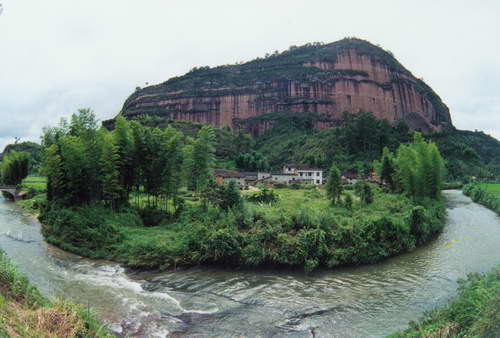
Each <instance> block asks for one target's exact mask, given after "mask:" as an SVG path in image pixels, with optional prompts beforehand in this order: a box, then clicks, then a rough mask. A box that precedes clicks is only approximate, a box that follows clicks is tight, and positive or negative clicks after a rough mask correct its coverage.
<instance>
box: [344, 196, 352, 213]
mask: <svg viewBox="0 0 500 338" xmlns="http://www.w3.org/2000/svg"><path fill="white" fill-rule="evenodd" d="M352 203H353V201H352V196H351V194H349V193H348V194H347V195H346V196H345V199H344V206H345V207H346V209H348V210H352Z"/></svg>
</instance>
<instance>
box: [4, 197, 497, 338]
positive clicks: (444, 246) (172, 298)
mask: <svg viewBox="0 0 500 338" xmlns="http://www.w3.org/2000/svg"><path fill="white" fill-rule="evenodd" d="M445 196H446V198H447V200H448V221H447V226H446V228H445V229H444V232H443V233H442V234H441V235H440V236H439V237H438V238H437V239H436V240H435V241H433V242H432V243H430V244H429V245H427V246H424V247H421V248H419V249H417V250H415V251H413V252H411V253H408V254H404V255H401V256H398V257H395V258H391V259H388V260H386V261H384V262H382V263H380V264H376V265H371V266H362V267H354V268H342V269H334V270H323V271H318V272H316V273H313V274H311V275H308V276H306V275H304V274H303V273H302V272H290V271H279V272H276V271H270V270H267V271H259V272H252V271H241V270H239V271H233V270H221V269H215V268H193V269H188V270H184V271H177V272H162V273H133V272H130V273H128V272H126V271H125V270H124V269H123V268H122V267H120V266H119V265H118V264H115V263H110V262H105V261H91V260H87V259H83V258H80V257H78V256H75V255H71V254H68V253H65V252H63V251H61V250H58V249H56V248H54V247H52V246H50V245H48V244H46V243H45V242H44V241H43V238H42V236H41V234H40V231H39V229H40V225H39V224H38V222H37V221H35V220H34V218H33V217H32V216H27V215H24V214H23V213H22V211H20V209H19V208H18V207H16V206H15V205H14V204H12V203H10V202H7V201H5V200H0V234H1V236H0V247H1V248H2V249H3V250H5V251H6V252H7V254H8V255H9V257H10V258H11V259H12V261H14V262H15V263H16V264H18V265H19V267H20V270H21V271H23V272H24V273H26V274H27V275H28V276H29V278H30V280H31V281H32V283H33V284H34V285H36V286H37V287H38V288H39V289H40V290H41V291H42V292H43V293H44V294H45V295H47V296H49V297H58V296H63V297H65V298H69V299H72V300H74V301H75V302H78V303H81V304H84V305H90V306H91V307H92V308H94V309H95V310H96V311H97V313H98V314H99V316H100V317H101V318H102V319H104V320H105V321H106V322H108V323H110V327H111V328H112V329H113V330H114V331H115V332H121V333H122V334H123V335H129V336H136V337H165V336H166V335H168V334H169V333H170V334H172V335H173V336H188V337H190V336H195V337H212V336H217V337H228V336H229V337H230V336H234V337H242V336H244V337H255V336H258V337H271V336H272V337H282V336H292V337H312V336H313V334H314V336H316V337H380V336H384V335H386V334H389V333H391V332H394V331H395V330H398V329H403V328H405V327H407V323H408V321H410V320H414V319H417V318H418V317H420V315H421V314H422V313H423V312H424V311H425V310H429V309H431V308H433V307H435V306H437V305H442V304H444V303H446V302H447V301H448V300H449V299H450V298H451V297H453V296H454V295H455V293H456V287H457V284H456V280H457V279H459V278H464V277H465V276H466V275H467V274H468V273H470V272H484V271H487V270H489V269H491V268H492V267H493V266H495V265H496V264H498V263H499V262H500V245H499V243H500V218H499V217H498V216H496V214H495V213H493V212H492V211H490V210H488V209H486V208H484V207H482V206H480V205H478V204H475V203H472V202H471V200H470V199H469V198H467V197H465V196H463V195H462V193H461V192H460V191H447V192H445Z"/></svg>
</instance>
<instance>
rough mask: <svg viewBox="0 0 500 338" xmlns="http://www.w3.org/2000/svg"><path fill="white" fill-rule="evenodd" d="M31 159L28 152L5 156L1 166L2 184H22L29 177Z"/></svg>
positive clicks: (10, 153) (14, 152) (13, 152)
mask: <svg viewBox="0 0 500 338" xmlns="http://www.w3.org/2000/svg"><path fill="white" fill-rule="evenodd" d="M30 158H31V155H30V154H29V153H28V152H17V151H11V152H9V153H7V154H5V155H4V156H3V159H2V163H1V164H0V172H1V181H2V184H6V185H18V184H20V183H21V182H22V180H23V179H24V178H25V177H26V176H28V171H29V166H30Z"/></svg>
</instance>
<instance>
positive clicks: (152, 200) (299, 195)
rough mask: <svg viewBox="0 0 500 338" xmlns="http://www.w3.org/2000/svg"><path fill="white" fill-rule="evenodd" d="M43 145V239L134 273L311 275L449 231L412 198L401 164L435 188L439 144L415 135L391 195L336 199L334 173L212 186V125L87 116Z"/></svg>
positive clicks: (431, 197)
mask: <svg viewBox="0 0 500 338" xmlns="http://www.w3.org/2000/svg"><path fill="white" fill-rule="evenodd" d="M363 118H364V117H363ZM367 119H368V120H369V119H370V117H369V116H368V117H367ZM353 121H354V122H352V123H355V124H358V123H361V124H362V125H363V123H364V122H359V121H358V120H353ZM370 121H371V120H370ZM349 132H353V130H350V131H349ZM354 134H355V135H358V134H357V132H354ZM354 137H357V136H354ZM43 140H44V143H43V145H44V148H43V159H44V161H43V170H44V172H45V173H46V175H47V203H46V204H42V205H41V206H42V209H41V215H40V219H41V221H42V223H43V233H44V235H45V236H46V238H47V240H48V241H49V242H50V243H53V244H56V245H58V246H60V247H62V248H63V249H65V250H69V251H72V252H75V253H78V254H81V255H84V256H88V257H94V258H98V257H100V258H111V259H114V260H117V261H121V262H124V263H126V264H128V265H130V266H133V267H139V268H169V267H176V266H178V265H194V264H202V263H203V264H225V265H235V266H256V265H284V266H290V267H302V268H304V269H305V270H306V271H311V270H313V269H314V268H316V267H318V266H327V267H333V266H339V265H353V264H365V263H373V262H376V261H379V260H381V259H384V258H386V257H389V256H392V255H395V254H398V253H401V252H405V251H408V250H412V249H413V248H414V247H415V246H416V245H419V244H421V243H424V242H426V241H428V240H429V239H431V238H432V237H433V236H434V235H435V234H436V233H438V232H439V231H441V229H442V227H443V224H444V206H443V203H442V202H441V201H440V198H439V197H440V195H439V194H437V193H436V192H435V191H433V192H432V193H422V194H413V190H409V189H406V186H405V179H406V176H404V175H403V171H402V170H401V168H402V167H403V166H407V165H408V163H411V164H412V165H413V166H414V167H415V168H412V175H413V176H411V177H412V180H413V181H415V183H416V184H419V183H422V182H432V183H433V184H434V183H436V184H434V185H435V186H436V187H437V189H439V185H438V183H437V182H438V181H439V179H440V177H441V175H442V171H441V170H439V169H440V167H439V166H433V165H432V163H433V162H432V161H431V160H432V158H433V157H432V156H433V155H434V151H436V149H435V146H434V145H433V144H432V143H428V142H425V141H424V140H423V139H422V137H421V136H420V135H419V134H416V136H415V140H414V143H412V144H411V145H402V146H400V148H399V150H398V154H399V153H404V154H405V157H404V159H399V155H398V157H397V159H396V160H395V161H394V167H395V172H394V173H393V181H394V182H397V183H398V184H397V185H396V188H394V189H393V191H390V190H389V189H387V188H383V189H381V188H378V187H376V186H374V185H372V184H369V183H367V182H366V181H364V180H363V181H361V183H360V185H359V187H357V188H356V189H355V191H352V190H346V191H345V192H344V193H342V186H341V185H340V172H339V170H338V169H335V168H333V169H332V173H333V174H335V175H334V176H335V180H332V182H333V185H332V186H331V187H330V188H331V189H327V191H328V193H325V191H324V190H322V189H316V187H315V186H310V187H307V189H276V190H270V189H268V188H267V187H261V189H260V191H257V192H248V193H247V192H245V194H244V196H240V192H239V190H238V189H237V188H236V186H235V184H234V183H232V184H228V185H218V184H217V183H215V182H214V179H213V173H212V168H213V166H214V162H215V161H214V159H215V153H216V149H215V147H214V145H215V143H216V140H215V133H214V132H213V130H212V129H211V128H210V127H203V128H201V129H200V130H199V132H198V135H197V137H196V138H194V139H193V138H190V137H185V136H183V135H182V133H180V132H179V131H177V130H175V129H173V128H167V129H165V130H164V131H161V130H160V129H158V128H149V127H144V126H141V125H140V124H138V123H136V122H128V121H126V120H125V119H122V118H119V119H118V120H117V121H116V127H115V129H114V130H113V131H112V132H109V131H107V130H104V129H98V128H97V125H96V123H95V120H94V117H93V115H92V113H91V112H90V111H88V110H83V111H80V112H79V114H75V115H74V116H73V117H72V119H71V123H69V124H65V123H63V124H62V125H61V126H60V127H58V128H51V129H47V130H46V132H45V135H44V137H43ZM354 146H359V147H365V148H366V149H368V148H369V147H370V146H369V145H368V144H363V143H361V144H357V145H353V147H354ZM386 155H387V154H386ZM390 156H393V155H392V154H391V155H390ZM435 156H437V160H438V161H439V160H440V157H439V153H436V155H435ZM95 158H97V159H99V160H98V161H95V160H93V159H95ZM428 159H429V161H427V160H428ZM405 168H406V167H405ZM433 170H436V172H433ZM405 174H406V173H405ZM430 174H433V175H434V176H433V175H430ZM29 182H31V183H29ZM25 184H26V185H27V186H29V184H31V185H33V184H36V183H34V182H33V179H31V180H27V182H26V183H25ZM420 185H423V184H420ZM186 188H187V189H186ZM290 188H306V187H305V186H304V187H302V186H297V187H295V186H290ZM438 191H439V190H438ZM353 193H355V194H353ZM327 195H328V196H330V199H328V198H327ZM332 198H334V199H335V202H336V204H335V205H332V203H331V200H332ZM341 201H344V202H343V203H340V202H341Z"/></svg>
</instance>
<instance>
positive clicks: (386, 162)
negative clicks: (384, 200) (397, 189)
mask: <svg viewBox="0 0 500 338" xmlns="http://www.w3.org/2000/svg"><path fill="white" fill-rule="evenodd" d="M395 171H396V170H395V168H394V158H393V156H392V153H391V152H390V151H389V148H387V147H385V148H384V150H383V153H382V163H381V168H380V181H381V183H386V184H388V185H389V188H390V189H391V190H394V174H395Z"/></svg>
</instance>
